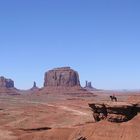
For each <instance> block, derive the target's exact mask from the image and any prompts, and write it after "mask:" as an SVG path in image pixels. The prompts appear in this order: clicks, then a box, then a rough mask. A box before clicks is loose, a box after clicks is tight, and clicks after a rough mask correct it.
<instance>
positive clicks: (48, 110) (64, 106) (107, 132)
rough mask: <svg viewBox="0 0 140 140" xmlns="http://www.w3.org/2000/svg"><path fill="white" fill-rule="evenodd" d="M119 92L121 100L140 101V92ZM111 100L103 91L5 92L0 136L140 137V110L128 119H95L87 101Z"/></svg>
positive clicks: (35, 139) (30, 139) (48, 139)
mask: <svg viewBox="0 0 140 140" xmlns="http://www.w3.org/2000/svg"><path fill="white" fill-rule="evenodd" d="M110 94H112V93H110ZM116 96H117V97H118V100H120V101H124V102H140V95H139V94H136V95H134V94H127V93H117V94H116ZM109 100H110V99H109V94H108V93H107V92H100V91H98V92H94V93H93V94H92V93H91V94H84V95H82V94H37V93H36V94H25V95H11V96H10V95H4V94H2V95H0V140H77V139H78V138H80V137H85V138H86V140H139V139H140V133H139V130H140V123H139V122H140V114H138V115H137V116H136V117H134V118H133V119H132V120H130V121H128V122H125V123H110V122H107V121H101V122H97V123H95V122H94V119H93V117H92V111H91V109H90V108H89V107H88V103H92V102H93V101H96V102H98V101H106V102H110V101H109Z"/></svg>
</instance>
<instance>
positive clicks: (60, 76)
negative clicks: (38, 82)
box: [44, 67, 80, 87]
mask: <svg viewBox="0 0 140 140" xmlns="http://www.w3.org/2000/svg"><path fill="white" fill-rule="evenodd" d="M76 86H77V87H80V81H79V75H78V73H77V72H76V71H75V70H73V69H71V68H70V67H61V68H55V69H52V70H50V71H48V72H46V73H45V78H44V87H76Z"/></svg>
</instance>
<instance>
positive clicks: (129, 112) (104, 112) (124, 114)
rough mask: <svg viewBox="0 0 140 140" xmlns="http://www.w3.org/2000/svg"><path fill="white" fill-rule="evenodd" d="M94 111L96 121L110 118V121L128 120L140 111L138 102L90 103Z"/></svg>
mask: <svg viewBox="0 0 140 140" xmlns="http://www.w3.org/2000/svg"><path fill="white" fill-rule="evenodd" d="M89 107H91V109H92V111H93V117H94V119H95V121H96V122H98V121H100V120H108V121H110V122H117V123H120V122H126V121H129V120H131V119H132V118H133V117H134V116H136V115H137V113H138V112H139V111H140V106H139V105H137V104H128V103H124V102H111V103H92V104H89Z"/></svg>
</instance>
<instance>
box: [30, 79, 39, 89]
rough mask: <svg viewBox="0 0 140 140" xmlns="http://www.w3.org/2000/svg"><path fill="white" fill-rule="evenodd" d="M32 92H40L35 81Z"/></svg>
mask: <svg viewBox="0 0 140 140" xmlns="http://www.w3.org/2000/svg"><path fill="white" fill-rule="evenodd" d="M31 90H32V91H36V90H39V88H38V87H37V85H36V82H35V81H34V82H33V87H32V88H31Z"/></svg>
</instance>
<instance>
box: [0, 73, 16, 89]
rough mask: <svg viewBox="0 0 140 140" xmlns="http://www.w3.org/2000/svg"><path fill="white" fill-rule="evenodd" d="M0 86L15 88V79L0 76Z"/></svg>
mask: <svg viewBox="0 0 140 140" xmlns="http://www.w3.org/2000/svg"><path fill="white" fill-rule="evenodd" d="M0 88H14V81H13V80H11V79H7V78H5V77H3V76H1V77H0Z"/></svg>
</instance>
